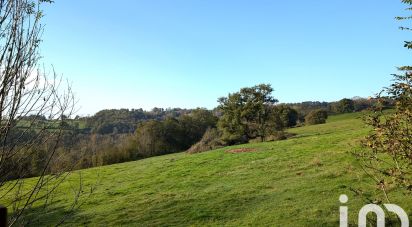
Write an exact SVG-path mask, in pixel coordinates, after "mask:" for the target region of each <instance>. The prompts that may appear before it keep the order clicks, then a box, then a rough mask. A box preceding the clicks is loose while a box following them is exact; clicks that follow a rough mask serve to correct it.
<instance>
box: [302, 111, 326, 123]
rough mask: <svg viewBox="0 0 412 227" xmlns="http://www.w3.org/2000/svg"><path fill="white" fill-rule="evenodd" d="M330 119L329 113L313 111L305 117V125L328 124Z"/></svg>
mask: <svg viewBox="0 0 412 227" xmlns="http://www.w3.org/2000/svg"><path fill="white" fill-rule="evenodd" d="M327 118H328V112H327V111H326V110H322V109H319V110H313V111H311V112H310V113H309V114H308V115H306V117H305V124H307V125H316V124H324V123H326V119H327Z"/></svg>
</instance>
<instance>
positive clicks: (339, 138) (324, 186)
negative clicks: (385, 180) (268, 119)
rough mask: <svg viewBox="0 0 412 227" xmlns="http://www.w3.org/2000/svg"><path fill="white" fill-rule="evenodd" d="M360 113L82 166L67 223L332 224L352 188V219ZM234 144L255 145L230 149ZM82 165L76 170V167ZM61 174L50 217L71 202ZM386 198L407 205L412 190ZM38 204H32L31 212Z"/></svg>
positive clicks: (360, 184)
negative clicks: (254, 137)
mask: <svg viewBox="0 0 412 227" xmlns="http://www.w3.org/2000/svg"><path fill="white" fill-rule="evenodd" d="M359 117H360V114H346V115H338V116H333V117H330V119H329V121H328V122H327V124H324V125H315V126H307V127H301V128H295V129H291V130H290V131H291V132H293V133H297V136H296V138H292V139H289V140H285V141H277V142H268V143H256V144H247V145H242V146H235V147H227V148H223V149H219V150H215V151H210V152H205V153H201V154H193V155H189V154H186V153H179V154H172V155H166V156H161V157H154V158H149V159H145V160H141V161H136V162H129V163H123V164H117V165H111V166H105V167H100V168H94V169H88V170H83V171H81V173H82V176H83V180H84V182H85V187H84V190H85V191H86V192H87V190H90V189H88V186H90V185H96V189H95V190H94V192H93V193H92V194H91V195H90V196H84V197H83V198H82V199H81V203H82V206H81V207H80V208H79V209H77V210H76V211H75V213H74V215H73V216H72V217H70V218H69V219H68V220H67V222H66V224H68V225H79V224H87V225H98V226H102V225H103V226H105V225H133V226H136V225H138V226H139V225H140V226H166V225H167V226H172V225H176V226H216V225H225V226H338V225H339V224H338V223H339V206H340V203H339V200H338V198H339V196H340V195H341V194H347V195H348V196H349V203H348V204H347V205H348V206H349V212H350V219H351V220H350V222H351V223H356V220H357V213H358V212H359V208H360V207H361V206H363V205H364V204H365V202H364V201H363V200H362V198H360V197H359V196H355V194H354V193H353V192H352V191H351V188H353V189H360V188H362V189H367V190H369V191H372V192H373V191H374V189H373V188H374V187H373V185H371V180H370V179H369V178H368V177H366V175H365V174H363V172H362V171H361V170H360V169H359V166H358V164H357V163H356V161H354V158H353V157H352V156H351V154H349V153H348V152H350V151H352V150H355V149H359V146H358V143H359V142H358V141H359V139H360V138H361V137H362V136H364V135H365V134H366V133H367V131H368V129H367V128H365V127H364V125H363V124H362V121H361V120H360V118H359ZM235 148H252V149H256V151H254V152H245V153H229V152H226V151H228V150H232V149H235ZM78 174H79V172H76V173H74V174H73V177H74V176H76V175H78ZM70 195H72V189H71V185H70V184H69V183H65V184H64V185H63V187H62V189H61V190H60V191H59V195H58V196H57V197H56V198H55V199H54V200H53V202H52V204H53V205H52V208H53V209H52V210H50V212H48V214H47V217H45V216H44V215H40V212H41V211H42V209H43V208H41V207H38V208H34V209H33V212H34V214H35V215H33V218H35V217H39V218H40V220H43V221H44V220H45V218H46V219H47V222H46V223H45V222H37V223H36V224H52V223H54V222H55V221H56V219H55V218H56V217H57V216H58V215H61V214H63V213H64V212H65V210H66V211H67V210H68V209H69V208H70V207H69V204H70V203H69V199H70ZM392 202H393V203H397V204H398V205H401V206H402V207H403V208H404V209H405V210H406V211H407V212H408V213H409V214H412V199H411V198H409V197H405V196H402V195H401V194H400V193H396V192H394V193H393V196H392ZM36 212H38V213H36Z"/></svg>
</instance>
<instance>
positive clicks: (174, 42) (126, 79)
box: [41, 0, 412, 115]
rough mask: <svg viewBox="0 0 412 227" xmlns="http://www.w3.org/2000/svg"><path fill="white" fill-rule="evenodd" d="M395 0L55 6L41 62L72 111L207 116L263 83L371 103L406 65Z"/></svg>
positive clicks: (294, 95) (164, 0)
mask: <svg viewBox="0 0 412 227" xmlns="http://www.w3.org/2000/svg"><path fill="white" fill-rule="evenodd" d="M403 8H404V5H402V4H401V3H400V0H395V1H393V0H382V1H376V0H374V1H372V0H327V1H326V0H316V1H307V0H296V1H280V0H266V1H265V0H253V1H252V0H249V1H243V0H207V1H206V0H145V1H142V0H128V1H126V0H118V1H97V0H87V1H84V0H70V1H63V0H56V1H55V3H54V4H52V5H51V6H47V8H46V12H45V13H46V17H45V18H44V21H43V22H44V24H45V32H44V35H43V40H44V42H43V44H42V48H41V51H42V55H43V57H44V58H43V59H42V61H43V62H44V63H46V64H48V65H50V64H53V65H54V67H55V68H56V70H57V71H58V72H59V73H60V74H63V76H64V77H67V78H68V79H69V80H70V81H71V82H72V84H73V87H74V90H75V92H76V96H77V98H78V99H79V107H81V109H80V112H79V113H80V114H83V115H86V114H93V113H95V112H97V111H99V110H101V109H107V108H122V107H123V108H143V109H151V108H153V107H163V108H166V107H182V108H194V107H207V108H213V107H215V106H216V105H217V102H216V100H217V98H218V97H220V96H225V95H227V94H228V93H229V92H233V91H236V90H238V89H239V88H241V87H244V86H253V85H255V84H258V83H271V84H272V85H273V87H274V89H275V92H274V93H273V95H274V96H275V97H276V98H278V99H279V100H280V101H281V102H301V101H308V100H311V101H315V100H319V101H333V100H339V99H341V98H344V97H349V98H350V97H353V96H364V97H367V96H370V95H373V94H374V93H376V92H378V91H379V90H380V89H381V88H382V87H383V86H387V85H388V84H389V83H390V80H391V78H392V77H391V76H390V74H391V73H395V72H396V69H395V66H400V65H403V64H407V63H409V62H408V61H407V60H409V59H410V56H411V54H412V53H411V52H408V51H407V50H405V49H404V48H403V47H402V45H403V41H404V40H408V39H409V37H408V36H409V34H410V33H408V32H402V31H400V30H398V26H400V23H399V22H397V21H395V20H394V19H393V18H394V17H395V16H399V15H403V14H405V12H404V11H403Z"/></svg>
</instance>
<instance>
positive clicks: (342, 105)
mask: <svg viewBox="0 0 412 227" xmlns="http://www.w3.org/2000/svg"><path fill="white" fill-rule="evenodd" d="M354 110H355V102H354V101H353V100H352V99H346V98H345V99H342V100H340V101H339V102H338V103H337V104H336V112H337V113H352V112H353V111H354Z"/></svg>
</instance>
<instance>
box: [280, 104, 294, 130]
mask: <svg viewBox="0 0 412 227" xmlns="http://www.w3.org/2000/svg"><path fill="white" fill-rule="evenodd" d="M276 108H277V111H278V113H279V117H280V120H281V121H282V125H283V127H285V128H290V127H293V126H296V124H297V121H298V118H299V114H298V111H296V110H295V109H293V108H291V107H289V106H286V105H280V106H277V107H276Z"/></svg>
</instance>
